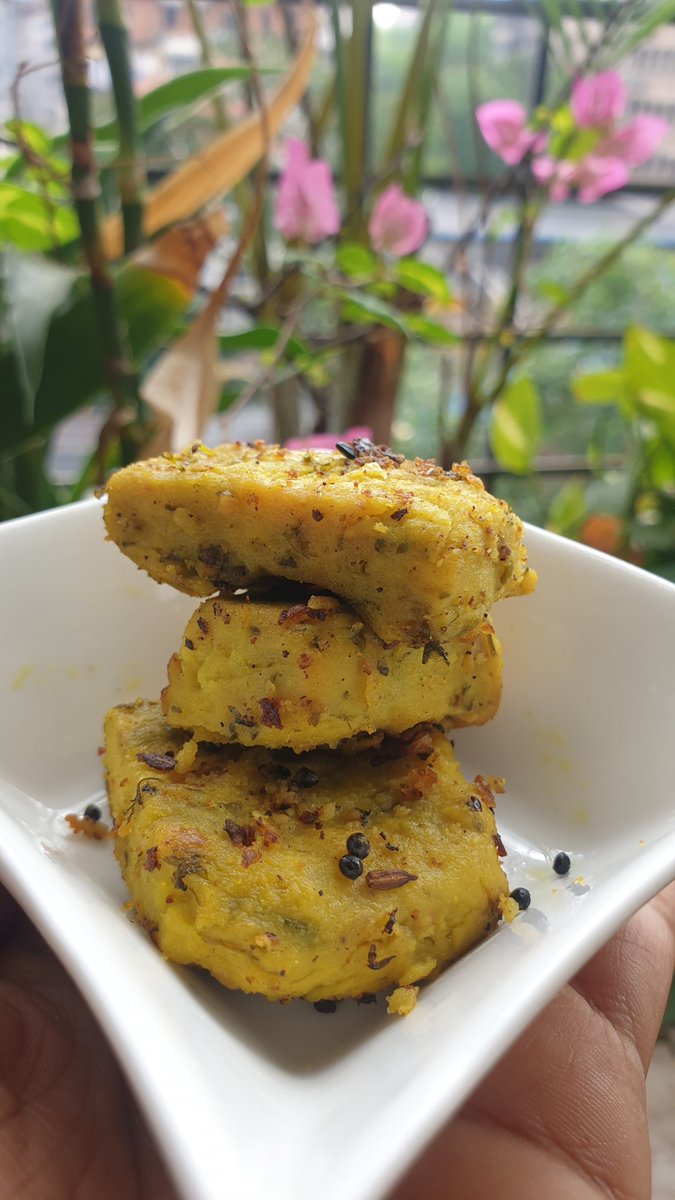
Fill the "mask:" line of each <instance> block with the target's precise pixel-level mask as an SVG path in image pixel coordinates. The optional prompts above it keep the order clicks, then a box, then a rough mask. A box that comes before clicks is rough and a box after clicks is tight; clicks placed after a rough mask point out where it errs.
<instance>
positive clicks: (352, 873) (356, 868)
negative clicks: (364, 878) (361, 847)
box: [338, 854, 363, 879]
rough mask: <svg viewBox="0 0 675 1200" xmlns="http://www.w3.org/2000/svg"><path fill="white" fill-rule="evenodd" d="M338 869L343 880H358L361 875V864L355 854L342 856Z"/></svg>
mask: <svg viewBox="0 0 675 1200" xmlns="http://www.w3.org/2000/svg"><path fill="white" fill-rule="evenodd" d="M338 867H339V868H340V870H341V871H342V874H343V875H344V876H345V879H358V877H359V875H362V874H363V863H362V862H361V859H360V858H357V857H356V855H355V854H343V855H342V858H341V859H340V861H339V863H338Z"/></svg>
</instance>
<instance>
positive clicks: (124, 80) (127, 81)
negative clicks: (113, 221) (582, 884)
mask: <svg viewBox="0 0 675 1200" xmlns="http://www.w3.org/2000/svg"><path fill="white" fill-rule="evenodd" d="M96 13H97V17H98V28H99V33H100V35H101V41H102V42H103V49H104V50H105V54H106V58H107V60H108V66H109V68H110V78H111V80H112V88H113V96H114V99H115V109H116V112H117V124H118V126H119V160H118V180H119V189H120V199H121V203H122V223H123V225H124V253H125V254H130V253H131V251H132V250H136V249H137V248H138V246H139V245H140V244H141V241H142V240H143V196H142V182H143V181H142V175H143V173H142V169H141V166H140V163H139V149H140V141H139V136H138V111H137V106H136V97H135V95H134V86H133V80H132V77H131V64H130V56H129V35H128V33H127V28H126V25H125V24H124V17H123V15H122V10H121V8H120V5H119V0H96Z"/></svg>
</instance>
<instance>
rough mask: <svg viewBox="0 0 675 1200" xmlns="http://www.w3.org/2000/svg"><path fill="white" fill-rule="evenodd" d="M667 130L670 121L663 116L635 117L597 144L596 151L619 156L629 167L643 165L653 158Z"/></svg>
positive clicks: (613, 156)
mask: <svg viewBox="0 0 675 1200" xmlns="http://www.w3.org/2000/svg"><path fill="white" fill-rule="evenodd" d="M667 132H668V122H667V121H664V120H662V118H661V117H647V116H644V117H634V118H633V120H632V121H629V122H628V124H627V125H624V127H623V129H617V130H616V132H614V133H611V134H610V136H609V137H608V138H605V139H604V141H602V142H601V144H600V145H599V146H596V148H595V153H596V154H600V155H602V156H603V157H605V156H607V157H609V158H619V159H621V161H622V162H624V163H625V164H626V166H627V167H641V166H642V164H643V163H645V162H647V159H648V158H651V156H652V154H653V153H654V151H655V150H656V147H657V146H658V145H659V144H660V142H662V141H663V139H664V137H665V136H666V134H667Z"/></svg>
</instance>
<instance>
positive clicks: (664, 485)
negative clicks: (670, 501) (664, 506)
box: [646, 438, 675, 492]
mask: <svg viewBox="0 0 675 1200" xmlns="http://www.w3.org/2000/svg"><path fill="white" fill-rule="evenodd" d="M646 459H647V468H648V472H649V479H650V481H651V483H652V484H653V486H654V487H655V488H656V489H657V490H658V491H660V492H665V491H671V490H672V488H673V487H675V447H673V446H669V445H668V444H667V443H666V442H665V441H664V440H663V439H662V438H657V439H654V441H653V442H652V443H650V444H649V445H648V446H647V453H646Z"/></svg>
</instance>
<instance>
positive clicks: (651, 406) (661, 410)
mask: <svg viewBox="0 0 675 1200" xmlns="http://www.w3.org/2000/svg"><path fill="white" fill-rule="evenodd" d="M639 396H640V400H641V402H642V407H643V408H646V409H647V412H648V413H649V415H650V416H655V417H656V416H664V417H673V418H675V395H674V394H673V393H672V392H670V393H669V392H663V391H660V390H659V389H658V388H641V389H640V392H639Z"/></svg>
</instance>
